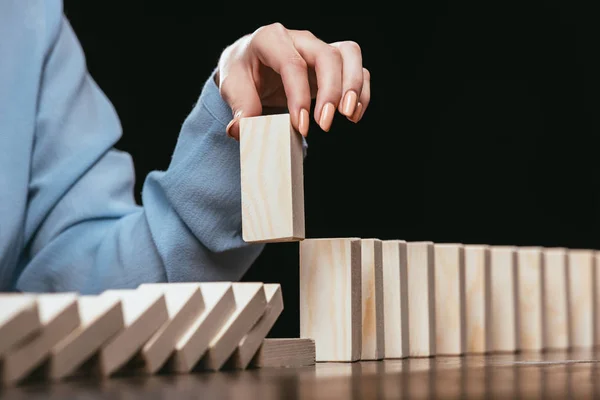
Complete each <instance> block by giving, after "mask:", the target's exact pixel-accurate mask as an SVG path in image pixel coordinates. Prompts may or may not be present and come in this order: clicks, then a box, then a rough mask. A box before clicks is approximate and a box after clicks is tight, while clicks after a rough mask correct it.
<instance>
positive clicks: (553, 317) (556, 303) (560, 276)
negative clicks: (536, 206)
mask: <svg viewBox="0 0 600 400" xmlns="http://www.w3.org/2000/svg"><path fill="white" fill-rule="evenodd" d="M543 257H544V262H543V268H542V275H543V284H542V289H543V290H542V320H543V321H544V328H543V330H542V333H543V345H542V347H543V349H544V350H565V349H567V348H568V347H569V332H568V300H567V249H565V248H548V249H544V251H543Z"/></svg>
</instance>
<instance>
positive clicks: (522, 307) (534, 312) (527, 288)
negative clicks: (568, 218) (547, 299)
mask: <svg viewBox="0 0 600 400" xmlns="http://www.w3.org/2000/svg"><path fill="white" fill-rule="evenodd" d="M542 254H543V250H542V248H539V247H521V248H518V249H517V309H516V310H517V350H527V351H540V350H541V349H542V340H543V337H542V326H543V325H542V324H543V321H542V283H543V281H542V278H543V277H542V268H543V265H542V263H543V262H544V258H543V257H542Z"/></svg>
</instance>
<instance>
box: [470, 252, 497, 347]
mask: <svg viewBox="0 0 600 400" xmlns="http://www.w3.org/2000/svg"><path fill="white" fill-rule="evenodd" d="M464 251H465V314H464V317H465V322H464V323H465V325H464V326H465V334H466V335H465V336H466V338H465V339H466V349H465V352H466V353H467V354H483V353H485V352H487V346H488V343H489V342H490V340H489V334H490V333H491V332H489V331H486V329H485V327H486V324H487V323H486V311H485V305H486V297H487V293H486V286H489V285H486V281H488V279H489V272H490V271H489V269H490V251H489V247H488V246H487V245H475V244H473V245H465V250H464Z"/></svg>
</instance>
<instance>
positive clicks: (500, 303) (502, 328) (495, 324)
mask: <svg viewBox="0 0 600 400" xmlns="http://www.w3.org/2000/svg"><path fill="white" fill-rule="evenodd" d="M515 259H516V247H513V246H491V247H490V279H489V282H488V283H489V285H490V286H489V287H488V288H486V290H487V291H488V293H489V297H488V302H489V303H488V305H487V307H486V317H487V318H486V322H488V327H487V329H489V331H490V346H489V349H488V350H489V351H490V352H493V353H507V352H508V353H511V352H515V351H516V350H517V334H516V331H517V328H516V312H515V307H516V301H515V297H516V288H515V279H516V278H515V268H516V260H515Z"/></svg>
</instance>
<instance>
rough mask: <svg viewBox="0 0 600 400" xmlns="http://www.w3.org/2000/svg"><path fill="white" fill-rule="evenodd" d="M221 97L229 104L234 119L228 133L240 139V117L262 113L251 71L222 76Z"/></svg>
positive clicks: (238, 71) (229, 125)
mask: <svg viewBox="0 0 600 400" xmlns="http://www.w3.org/2000/svg"><path fill="white" fill-rule="evenodd" d="M220 83H221V85H220V91H221V97H223V99H224V100H225V101H226V102H227V104H229V106H230V107H231V111H232V113H233V119H232V120H231V122H229V124H228V125H227V129H226V132H227V135H229V136H231V137H232V138H234V139H235V140H240V119H241V118H247V117H256V116H259V115H261V114H262V104H261V101H260V96H259V95H258V91H257V90H256V84H255V83H254V79H253V78H252V74H251V73H250V71H245V70H237V71H235V72H233V71H232V72H228V73H227V75H225V76H221V82H220Z"/></svg>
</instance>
